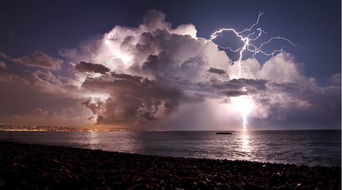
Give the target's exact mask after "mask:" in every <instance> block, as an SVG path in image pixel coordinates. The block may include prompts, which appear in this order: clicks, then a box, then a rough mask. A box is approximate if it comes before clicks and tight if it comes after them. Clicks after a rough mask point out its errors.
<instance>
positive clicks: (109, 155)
mask: <svg viewBox="0 0 342 190" xmlns="http://www.w3.org/2000/svg"><path fill="white" fill-rule="evenodd" d="M0 189H341V168H340V167H319V166H316V167H308V166H298V165H290V164H272V163H261V162H249V161H230V160H210V159H195V158H174V157H160V156H148V155H140V154H129V153H118V152H106V151H100V150H88V149H80V148H70V147H61V146H47V145H32V144H21V143H13V142H0Z"/></svg>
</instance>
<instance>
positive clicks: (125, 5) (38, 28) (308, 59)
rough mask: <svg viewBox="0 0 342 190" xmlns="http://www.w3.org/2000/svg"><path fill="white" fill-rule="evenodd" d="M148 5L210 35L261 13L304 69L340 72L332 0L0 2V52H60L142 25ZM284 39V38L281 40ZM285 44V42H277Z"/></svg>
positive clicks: (322, 77)
mask: <svg viewBox="0 0 342 190" xmlns="http://www.w3.org/2000/svg"><path fill="white" fill-rule="evenodd" d="M149 9H158V10H161V11H163V12H164V13H165V14H166V16H167V20H168V21H170V22H171V23H172V24H173V25H178V24H184V23H192V24H194V25H195V26H196V28H197V30H198V36H200V37H205V38H208V36H209V34H210V33H212V32H213V31H214V30H216V29H218V28H220V27H235V28H237V29H243V28H245V27H247V26H249V25H250V24H252V23H253V22H254V21H255V19H256V16H257V14H258V12H259V11H263V12H265V14H264V15H263V17H262V20H261V26H262V27H263V28H264V29H265V30H266V31H267V32H268V34H269V35H275V36H278V35H280V36H285V37H287V38H289V39H291V40H292V41H293V42H295V43H296V44H299V45H298V46H297V47H291V46H289V45H287V46H286V50H287V51H288V52H290V53H292V54H293V55H294V56H295V58H296V59H297V61H298V62H299V63H302V64H303V65H304V66H303V68H302V72H303V73H304V74H305V75H307V76H310V77H315V78H316V79H317V80H318V81H319V83H323V84H324V83H326V82H327V80H328V78H329V77H330V76H331V75H332V74H334V73H338V72H340V70H341V61H340V53H341V39H340V33H341V17H340V12H341V4H340V1H339V0H330V1H324V0H320V1H310V0H301V1H294V0H293V1H285V0H282V1H281V0H273V1H241V0H240V1H209V0H206V1H205V0H202V1H201V0H197V1H189V0H188V1H129V0H125V1H95V0H80V1H76V0H75V1H62V0H59V1H40V0H35V1H32V0H27V1H17V0H8V1H6V0H3V1H1V2H0V51H3V52H5V53H6V54H8V55H10V56H11V57H21V56H24V55H31V54H32V52H34V51H35V50H41V51H44V52H46V53H47V54H49V55H52V56H57V57H58V51H59V50H60V49H61V48H74V47H77V46H78V44H79V43H80V42H81V41H82V40H85V39H88V38H91V37H93V36H95V35H96V34H103V33H105V32H107V31H109V30H110V29H111V28H112V27H113V26H114V25H125V26H137V25H138V24H139V23H141V20H142V17H143V15H144V14H145V12H146V11H147V10H149ZM276 43H282V42H276ZM275 45H283V44H275Z"/></svg>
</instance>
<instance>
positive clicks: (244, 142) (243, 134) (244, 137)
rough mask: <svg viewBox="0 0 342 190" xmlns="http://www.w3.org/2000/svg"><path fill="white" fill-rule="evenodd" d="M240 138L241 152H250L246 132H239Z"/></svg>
mask: <svg viewBox="0 0 342 190" xmlns="http://www.w3.org/2000/svg"><path fill="white" fill-rule="evenodd" d="M240 138H241V151H242V152H246V153H248V152H251V146H250V145H249V134H248V131H241V132H240Z"/></svg>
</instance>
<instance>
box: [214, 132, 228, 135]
mask: <svg viewBox="0 0 342 190" xmlns="http://www.w3.org/2000/svg"><path fill="white" fill-rule="evenodd" d="M216 134H217V135H231V134H232V133H231V132H216Z"/></svg>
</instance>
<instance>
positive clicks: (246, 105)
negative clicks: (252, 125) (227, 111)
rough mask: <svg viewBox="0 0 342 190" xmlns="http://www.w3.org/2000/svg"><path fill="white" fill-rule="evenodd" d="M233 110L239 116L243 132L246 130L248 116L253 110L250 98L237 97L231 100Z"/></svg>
mask: <svg viewBox="0 0 342 190" xmlns="http://www.w3.org/2000/svg"><path fill="white" fill-rule="evenodd" d="M231 104H232V106H233V108H234V109H235V110H236V111H237V112H239V113H240V114H241V117H242V126H243V130H244V131H246V130H247V125H248V115H249V114H250V113H251V111H253V109H254V102H253V100H252V98H251V97H250V96H237V97H232V98H231Z"/></svg>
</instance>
